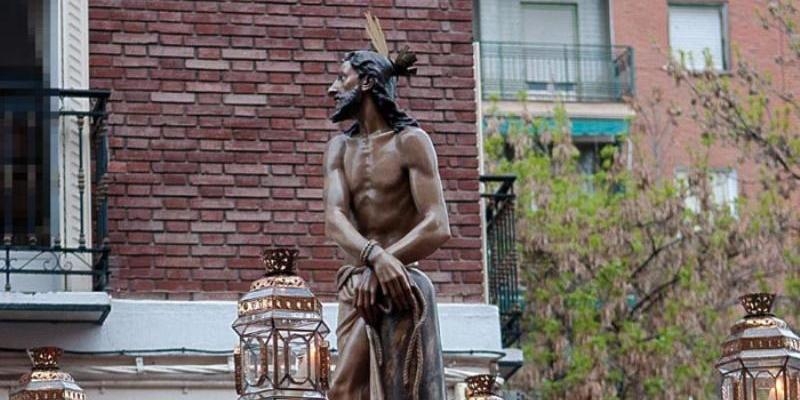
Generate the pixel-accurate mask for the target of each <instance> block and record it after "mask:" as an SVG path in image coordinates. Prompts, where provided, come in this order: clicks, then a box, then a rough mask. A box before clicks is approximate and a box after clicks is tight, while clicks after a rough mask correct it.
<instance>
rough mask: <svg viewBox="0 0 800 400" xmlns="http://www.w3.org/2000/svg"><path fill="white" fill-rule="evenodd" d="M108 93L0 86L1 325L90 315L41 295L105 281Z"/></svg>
mask: <svg viewBox="0 0 800 400" xmlns="http://www.w3.org/2000/svg"><path fill="white" fill-rule="evenodd" d="M108 97H109V92H108V91H98V90H64V89H41V88H39V89H34V88H13V89H10V88H5V89H0V182H2V184H1V185H0V210H2V211H0V232H1V234H0V279H1V282H2V283H1V284H2V288H3V290H2V292H5V293H3V296H0V319H3V320H15V319H23V320H29V319H32V318H31V313H30V311H44V312H46V313H49V315H50V316H51V317H58V318H55V319H59V320H60V316H59V315H58V313H60V312H61V311H63V310H67V309H68V310H72V311H76V312H77V311H79V312H83V313H84V314H86V313H89V314H91V313H94V312H95V311H97V307H95V303H96V302H95V301H94V300H91V299H90V301H89V304H85V303H84V302H83V301H82V300H80V299H78V300H77V301H76V299H77V297H74V298H72V299H71V300H69V301H61V300H59V299H54V298H53V296H52V295H49V296H50V297H48V296H45V295H44V293H45V292H56V293H58V292H89V291H95V292H101V291H104V290H105V287H106V284H107V281H108V257H109V247H108V239H107V237H108V226H107V213H108V200H107V196H106V187H107V185H106V182H105V179H106V171H107V165H108V137H107V132H106V118H107V113H106V104H107V101H108ZM90 149H91V150H90ZM2 292H0V293H2ZM23 292H24V293H38V294H39V296H28V297H25V296H23ZM45 297H47V298H45ZM78 297H80V296H78ZM83 297H84V298H94V297H97V296H94V297H92V296H88V297H87V296H83ZM59 303H60V304H59ZM103 310H105V311H106V312H107V309H106V308H105V307H103ZM103 310H100V311H101V312H102V311H103ZM84 316H85V315H84ZM91 318H93V317H91ZM33 319H36V318H33Z"/></svg>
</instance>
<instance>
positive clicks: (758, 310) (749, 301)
mask: <svg viewBox="0 0 800 400" xmlns="http://www.w3.org/2000/svg"><path fill="white" fill-rule="evenodd" d="M739 301H740V302H741V303H742V307H744V310H745V312H746V313H747V317H767V316H774V314H772V305H773V304H774V303H775V294H774V293H750V294H746V295H744V296H742V297H740V298H739Z"/></svg>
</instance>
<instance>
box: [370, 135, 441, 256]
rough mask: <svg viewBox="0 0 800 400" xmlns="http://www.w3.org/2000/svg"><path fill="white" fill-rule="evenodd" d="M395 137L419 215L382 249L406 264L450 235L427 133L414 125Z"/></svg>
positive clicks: (434, 159)
mask: <svg viewBox="0 0 800 400" xmlns="http://www.w3.org/2000/svg"><path fill="white" fill-rule="evenodd" d="M399 139H400V146H399V147H400V150H401V152H402V154H403V157H404V158H405V161H406V165H407V168H408V174H409V179H410V186H411V195H412V196H413V198H414V203H415V205H416V207H417V210H418V212H419V213H420V214H421V215H422V216H423V218H422V220H421V221H420V223H419V224H417V226H415V227H414V228H413V229H412V230H411V231H409V232H408V233H407V234H406V235H405V236H404V237H403V238H401V239H400V240H399V241H397V242H395V243H394V244H392V245H391V246H389V248H387V249H386V251H387V252H389V253H390V254H392V255H394V256H395V257H396V258H397V259H398V260H400V261H401V262H402V263H403V264H409V263H412V262H415V261H419V260H421V259H423V258H425V257H427V256H429V255H431V254H432V253H433V252H434V251H436V249H438V248H439V246H441V245H442V244H444V242H446V241H447V240H448V239H450V221H449V218H448V217H447V207H446V206H445V203H444V193H443V192H442V180H441V178H440V177H439V165H438V161H437V159H436V151H435V150H434V148H433V142H432V141H431V139H430V137H429V136H428V134H427V133H425V132H424V131H422V130H421V129H418V128H414V129H408V130H406V131H404V132H403V133H402V134H401V137H400V138H399Z"/></svg>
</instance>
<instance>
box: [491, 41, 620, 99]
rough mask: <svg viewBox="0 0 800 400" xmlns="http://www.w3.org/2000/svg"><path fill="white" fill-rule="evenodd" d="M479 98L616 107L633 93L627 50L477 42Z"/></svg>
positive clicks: (606, 47)
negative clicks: (599, 104)
mask: <svg viewBox="0 0 800 400" xmlns="http://www.w3.org/2000/svg"><path fill="white" fill-rule="evenodd" d="M479 51H480V71H481V90H482V94H483V97H484V98H485V99H489V98H494V97H497V98H498V99H500V100H518V99H519V98H520V96H524V97H526V98H527V100H530V101H555V100H558V101H565V102H618V101H622V100H623V99H624V98H625V97H626V96H631V95H633V94H634V84H635V75H634V58H633V49H632V48H631V47H628V46H596V45H559V44H529V43H511V42H481V43H480V45H479Z"/></svg>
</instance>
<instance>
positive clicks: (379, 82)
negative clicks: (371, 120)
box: [328, 50, 417, 133]
mask: <svg viewBox="0 0 800 400" xmlns="http://www.w3.org/2000/svg"><path fill="white" fill-rule="evenodd" d="M415 61H416V57H414V56H413V54H412V53H408V51H407V50H403V51H401V53H400V55H398V57H397V59H396V60H395V61H394V62H392V61H391V60H389V58H387V57H385V56H383V55H381V54H379V53H376V52H374V51H367V50H361V51H353V52H350V53H347V54H346V55H345V57H344V59H343V60H342V63H341V65H340V69H339V76H338V77H337V78H336V80H335V81H334V82H333V84H331V86H330V88H328V94H329V95H330V96H331V97H333V98H334V99H335V100H336V107H335V109H334V112H333V114H332V115H331V117H330V118H331V121H333V122H340V121H346V120H349V119H355V118H356V117H357V116H358V114H359V112H360V111H361V109H362V107H363V105H364V101H365V100H367V99H369V100H368V101H372V102H373V103H374V104H375V108H376V109H377V111H378V112H379V113H380V114H381V117H383V118H384V119H385V120H386V122H387V123H388V124H389V125H390V126H392V128H393V129H394V130H395V131H400V130H402V129H403V128H404V127H406V126H416V125H417V124H416V121H415V120H414V119H413V118H411V117H409V116H408V115H407V114H405V113H404V112H402V111H401V110H400V109H399V108H398V107H397V104H396V103H395V95H396V90H397V78H398V77H399V76H408V75H410V74H412V73H413V72H414V70H413V63H414V62H415ZM354 128H356V127H354ZM352 130H353V128H351V130H349V131H348V133H353V132H351V131H352Z"/></svg>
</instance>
